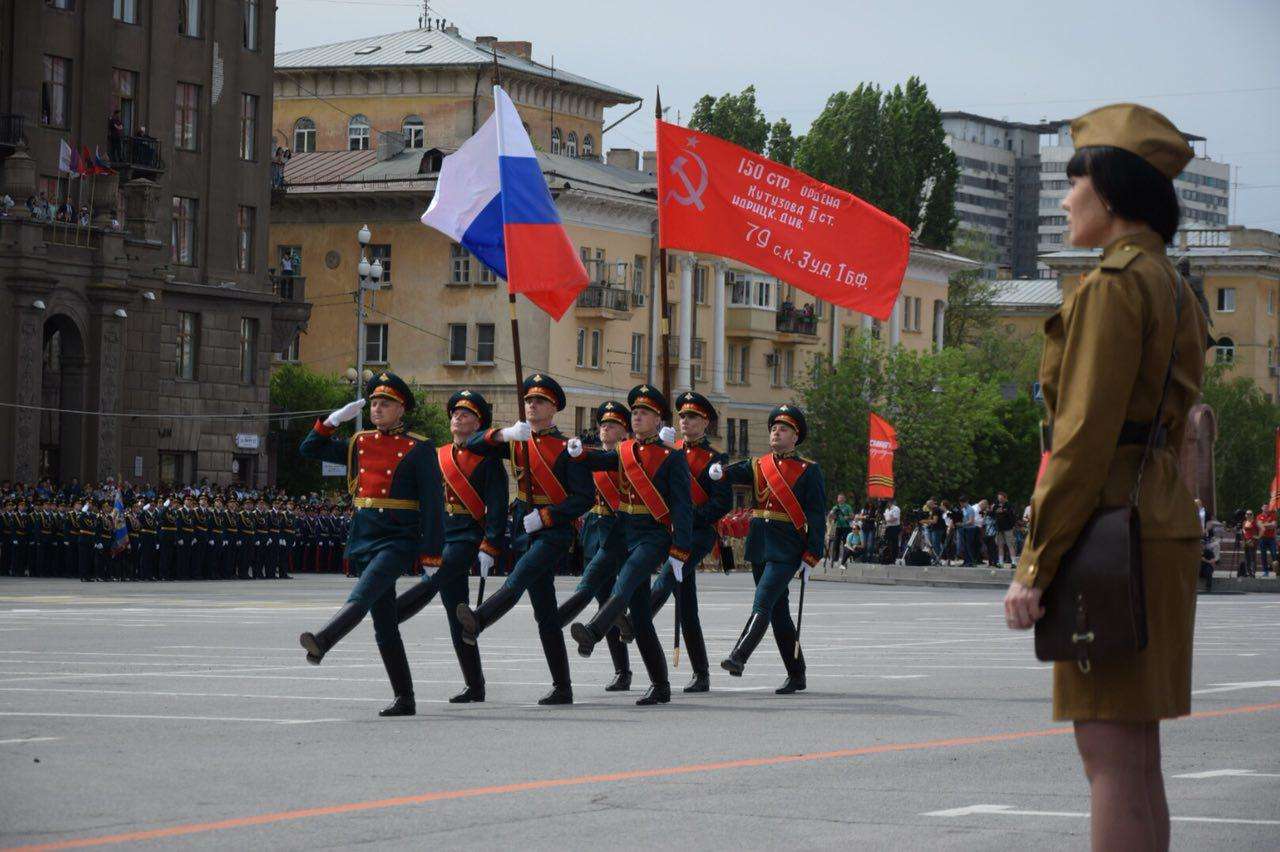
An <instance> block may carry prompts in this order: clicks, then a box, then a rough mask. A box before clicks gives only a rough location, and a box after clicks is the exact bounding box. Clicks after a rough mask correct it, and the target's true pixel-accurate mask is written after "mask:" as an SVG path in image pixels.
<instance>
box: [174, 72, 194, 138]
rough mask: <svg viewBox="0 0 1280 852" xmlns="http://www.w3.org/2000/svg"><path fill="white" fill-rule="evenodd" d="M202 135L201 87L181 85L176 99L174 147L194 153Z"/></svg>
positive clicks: (192, 84)
mask: <svg viewBox="0 0 1280 852" xmlns="http://www.w3.org/2000/svg"><path fill="white" fill-rule="evenodd" d="M199 134H200V87H199V86H197V85H196V84H195V83H179V84H178V86H177V94H176V96H175V98H174V109H173V147H175V148H180V149H182V150H183V151H194V150H196V148H197V147H198V144H199V143H198V141H197V140H198V138H199Z"/></svg>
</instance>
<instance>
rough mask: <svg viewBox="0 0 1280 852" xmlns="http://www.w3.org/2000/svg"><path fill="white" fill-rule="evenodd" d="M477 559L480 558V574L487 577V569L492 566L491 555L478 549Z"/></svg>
mask: <svg viewBox="0 0 1280 852" xmlns="http://www.w3.org/2000/svg"><path fill="white" fill-rule="evenodd" d="M479 559H480V576H481V577H488V576H489V569H490V568H492V567H493V557H492V556H490V555H489V554H487V553H485V552H484V551H483V550H482V551H480V556H479Z"/></svg>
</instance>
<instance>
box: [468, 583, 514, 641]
mask: <svg viewBox="0 0 1280 852" xmlns="http://www.w3.org/2000/svg"><path fill="white" fill-rule="evenodd" d="M518 599H519V595H517V594H516V593H515V592H514V591H512V590H511V587H510V586H508V585H506V584H505V583H504V584H503V585H501V586H499V587H498V591H496V592H494V593H493V594H491V595H489V597H487V598H486V599H485V602H484V603H482V604H480V606H479V607H478V608H476V609H472V608H471V607H469V606H467V604H466V602H465V601H464V602H463V603H460V604H458V608H457V615H458V622H459V623H460V624H461V625H462V641H463V642H466V643H467V644H468V645H474V644H476V637H477V636H479V635H480V633H481V631H483V630H484V629H485V628H486V627H488V626H489V625H490V624H493V623H494V622H495V621H497V620H498V619H499V618H502V616H504V615H506V614H507V613H508V612H510V611H511V608H512V607H513V606H515V605H516V601H517V600H518Z"/></svg>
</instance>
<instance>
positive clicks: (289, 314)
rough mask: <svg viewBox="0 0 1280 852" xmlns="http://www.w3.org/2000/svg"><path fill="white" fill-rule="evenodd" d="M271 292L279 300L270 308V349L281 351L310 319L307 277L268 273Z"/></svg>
mask: <svg viewBox="0 0 1280 852" xmlns="http://www.w3.org/2000/svg"><path fill="white" fill-rule="evenodd" d="M268 277H270V279H271V292H272V293H274V294H275V295H277V296H279V297H280V302H279V303H278V304H276V305H274V306H272V309H271V350H272V351H273V352H283V351H285V350H286V349H288V348H289V346H290V345H291V344H292V343H293V341H294V339H295V338H297V336H298V334H299V333H301V332H304V331H306V330H307V324H308V323H309V322H310V321H311V304H310V303H309V302H308V301H307V279H306V278H304V277H302V276H301V275H277V274H275V272H274V271H271V272H269V273H268Z"/></svg>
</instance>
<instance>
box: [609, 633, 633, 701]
mask: <svg viewBox="0 0 1280 852" xmlns="http://www.w3.org/2000/svg"><path fill="white" fill-rule="evenodd" d="M604 640H605V642H607V643H608V644H609V656H610V657H612V658H613V673H614V674H613V682H612V683H610V684H609V685H608V686H606V687H605V688H604V691H605V692H627V691H628V690H630V689H631V660H630V658H629V655H628V654H627V646H626V645H624V644H623V643H622V639H621V638H620V637H619V636H618V629H617V628H616V627H610V628H609V632H608V633H606V634H605V636H604Z"/></svg>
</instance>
